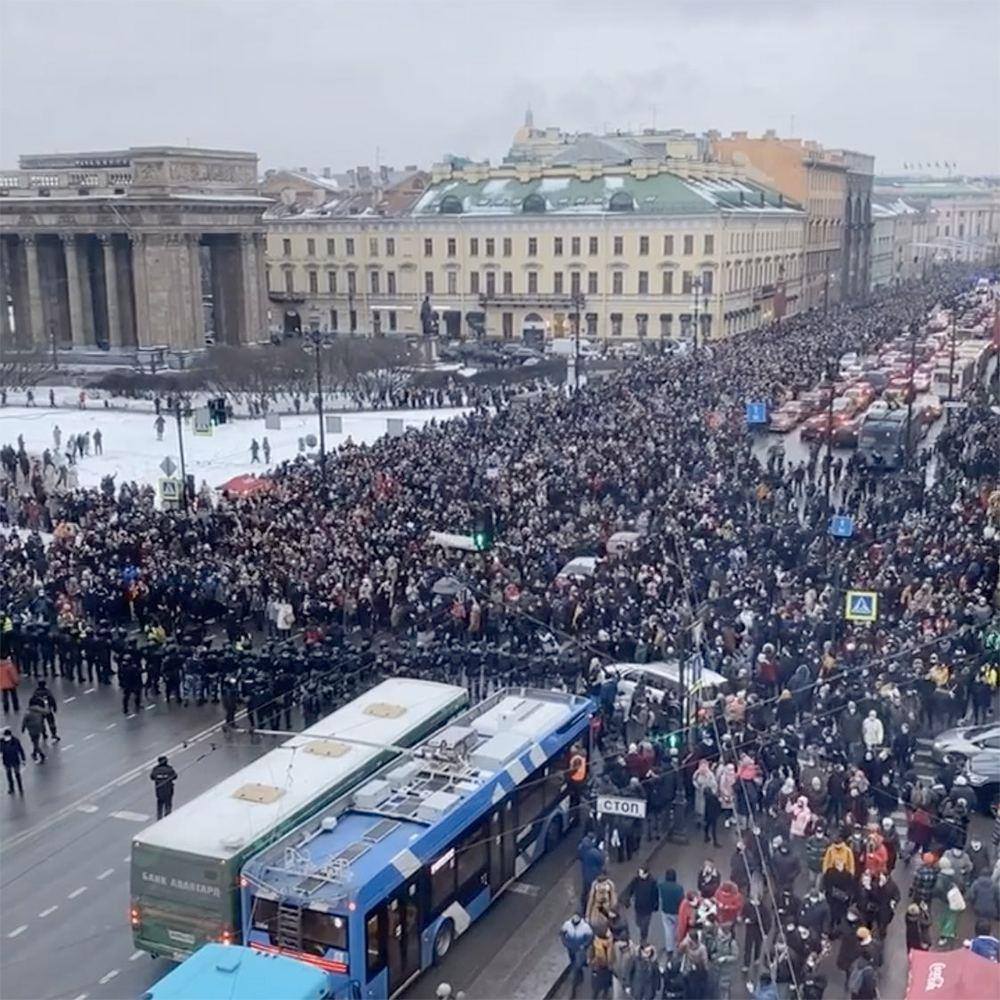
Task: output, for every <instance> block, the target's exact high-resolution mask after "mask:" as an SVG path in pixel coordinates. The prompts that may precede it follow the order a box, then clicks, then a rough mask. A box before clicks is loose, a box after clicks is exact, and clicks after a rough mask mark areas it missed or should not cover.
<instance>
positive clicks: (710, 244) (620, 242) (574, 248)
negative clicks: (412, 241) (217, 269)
mask: <svg viewBox="0 0 1000 1000" xmlns="http://www.w3.org/2000/svg"><path fill="white" fill-rule="evenodd" d="M740 235H746V239H745V240H743V241H742V244H743V246H744V248H745V249H746V250H750V249H758V250H763V249H767V247H765V246H764V245H763V243H764V240H763V237H762V236H761V238H760V239H757V240H756V243H757V246H756V247H754V246H753V243H754V242H755V241H754V240H753V239H752V237H751V234H740ZM341 239H342V240H343V249H344V256H345V257H353V256H355V252H356V247H357V242H356V240H355V238H354V237H353V236H344V237H341ZM444 242H445V254H446V256H448V257H457V256H458V238H457V237H455V236H448V237H445V238H444ZM498 243H499V245H500V248H501V255H502V256H504V257H513V256H514V240H513V237H510V236H504V237H502V238H501V239H500V240H497V239H495V238H494V237H492V236H488V237H484V238H481V237H479V236H470V237H469V243H468V255H469V256H470V257H479V256H480V250H482V256H484V257H495V256H496V255H497V253H496V251H497V244H498ZM586 245H587V256H589V257H597V256H598V255H599V253H600V238H599V237H597V236H588V237H587V242H586ZM381 246H382V249H383V250H384V256H386V257H395V256H396V239H395V237H394V236H386V237H385V238H384V240H383V242H382V244H381ZM650 246H651V242H650V238H649V237H648V236H640V237H639V238H638V244H637V250H638V253H639V256H640V257H648V256H649V254H650ZM680 246H681V253H683V254H684V255H685V256H691V255H693V254H694V252H695V237H694V234H691V233H689V234H687V235H685V236H684V237H682V239H681V241H680ZM777 246H778V243H777V236H775V242H774V247H775V248H777ZM316 247H317V240H316V238H315V237H312V236H309V237H307V238H306V256H307V257H315V256H316ZM538 247H539V242H538V237H537V236H529V237H527V243H526V251H527V256H529V257H537V256H538ZM379 249H380V241H379V237H377V236H370V237H368V256H369V257H378V256H380V254H379ZM292 250H293V247H292V240H291V237H288V236H286V237H285V238H283V239H282V241H281V253H282V256H284V257H291V256H292ZM423 250H424V256H425V257H433V256H434V237H432V236H425V237H424V241H423ZM567 250H568V252H569V256H571V257H580V256H582V255H583V237H581V236H570V237H569V238H566V237H563V236H554V237H552V255H553V256H554V257H563V256H565V255H566V253H567ZM611 252H612V254H613V255H614V256H616V257H622V256H624V254H625V237H624V236H613V237H612V238H611ZM674 252H675V239H674V237H673V236H664V237H663V256H665V257H671V256H673V255H674ZM701 252H702V254H704V255H706V256H711V255H712V254H713V253H715V236H714V235H713V234H711V233H707V234H705V235H704V236H703V237H702V240H701ZM336 255H337V239H336V238H335V237H327V239H326V256H327V257H335V256H336Z"/></svg>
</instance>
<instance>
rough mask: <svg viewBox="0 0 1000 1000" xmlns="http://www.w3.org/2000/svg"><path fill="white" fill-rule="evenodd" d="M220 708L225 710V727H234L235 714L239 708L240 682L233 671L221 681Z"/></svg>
mask: <svg viewBox="0 0 1000 1000" xmlns="http://www.w3.org/2000/svg"><path fill="white" fill-rule="evenodd" d="M222 706H223V708H225V710H226V725H227V726H235V725H236V712H237V710H238V709H239V707H240V682H239V678H238V677H237V675H236V672H235V671H230V672H229V673H227V674H226V675H225V677H223V679H222Z"/></svg>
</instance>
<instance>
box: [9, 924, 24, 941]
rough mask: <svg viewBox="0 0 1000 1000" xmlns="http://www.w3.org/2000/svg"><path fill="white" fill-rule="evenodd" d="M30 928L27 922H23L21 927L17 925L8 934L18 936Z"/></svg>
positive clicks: (12, 936)
mask: <svg viewBox="0 0 1000 1000" xmlns="http://www.w3.org/2000/svg"><path fill="white" fill-rule="evenodd" d="M27 929H28V925H27V924H21V926H20V927H15V928H14V929H13V930H12V931H11V932H10V933H9V934H8V935H7V937H9V938H16V937H17V936H18V934H23V933H24V932H25V931H26V930H27Z"/></svg>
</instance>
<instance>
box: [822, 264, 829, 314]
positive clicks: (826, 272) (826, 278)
mask: <svg viewBox="0 0 1000 1000" xmlns="http://www.w3.org/2000/svg"><path fill="white" fill-rule="evenodd" d="M829 312H830V255H829V254H828V253H827V254H825V255H824V256H823V319H826V317H827V315H828V314H829Z"/></svg>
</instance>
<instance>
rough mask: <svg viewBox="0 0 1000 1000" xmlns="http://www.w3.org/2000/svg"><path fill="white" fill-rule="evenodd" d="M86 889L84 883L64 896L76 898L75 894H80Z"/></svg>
mask: <svg viewBox="0 0 1000 1000" xmlns="http://www.w3.org/2000/svg"><path fill="white" fill-rule="evenodd" d="M86 891H87V887H86V886H85V885H81V886H80V888H79V889H74V890H73V891H72V892H71V893H70V894H69V895H68V896H67V897H66V898H67V899H76V897H77V896H82V895H83V894H84V893H85V892H86Z"/></svg>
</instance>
